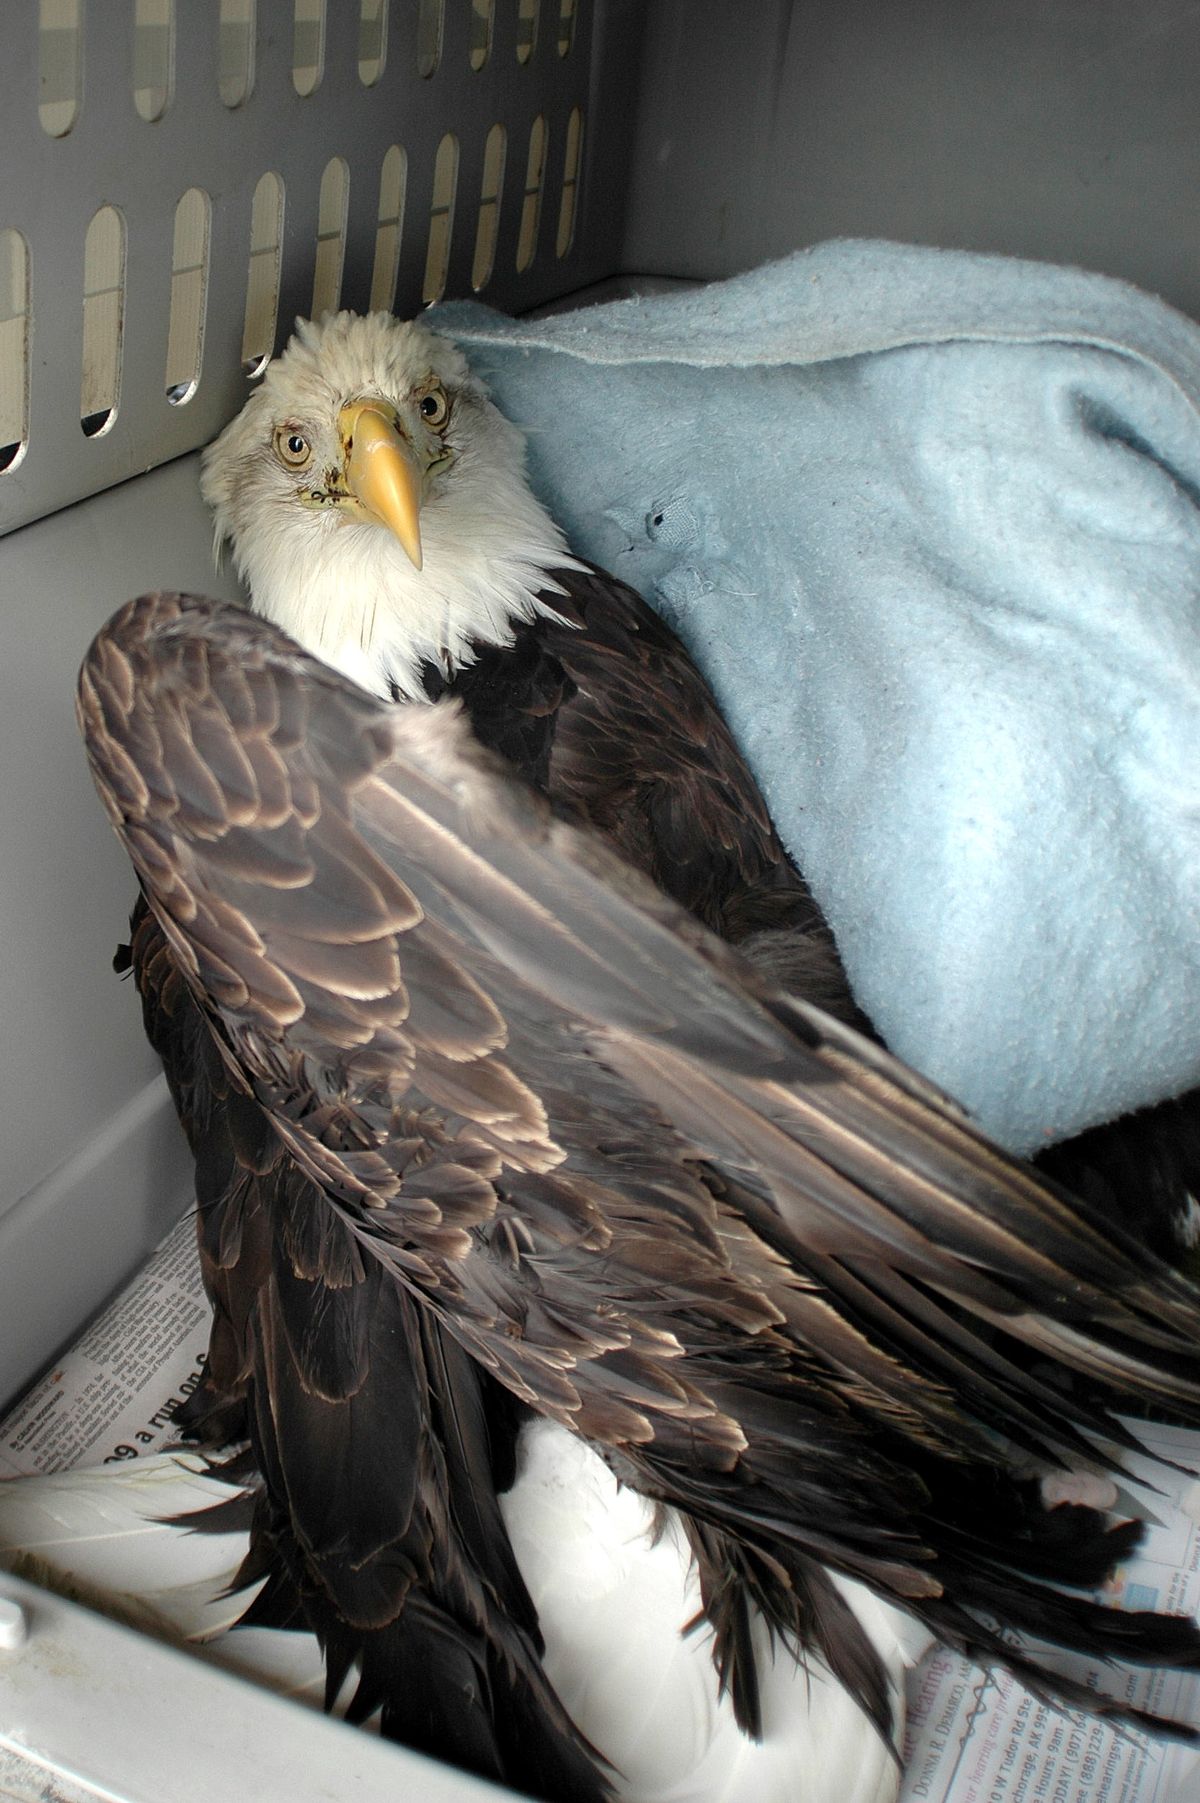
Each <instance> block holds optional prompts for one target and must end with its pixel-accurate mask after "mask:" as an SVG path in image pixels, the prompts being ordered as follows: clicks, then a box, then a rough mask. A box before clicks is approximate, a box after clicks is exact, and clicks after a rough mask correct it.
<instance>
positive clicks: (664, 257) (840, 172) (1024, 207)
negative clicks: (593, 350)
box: [622, 0, 1200, 316]
mask: <svg viewBox="0 0 1200 1803" xmlns="http://www.w3.org/2000/svg"><path fill="white" fill-rule="evenodd" d="M646 18H647V33H646V39H645V44H644V49H643V73H642V88H641V93H642V103H641V107H640V112H639V119H638V130H637V138H636V147H635V153H634V158H633V182H632V187H631V190H630V195H629V205H628V213H627V219H628V232H627V236H626V239H625V243H624V250H623V263H622V267H623V268H625V269H635V270H653V271H654V272H655V273H657V274H659V275H679V276H685V275H688V276H704V277H709V278H711V277H714V276H721V275H730V274H733V273H734V272H735V271H737V270H740V269H747V268H750V267H751V266H752V265H754V264H755V263H759V262H762V261H763V260H765V259H766V258H769V257H777V256H781V255H783V254H784V253H785V252H787V251H789V250H793V249H796V248H797V247H799V246H801V245H804V244H811V243H815V242H817V241H818V240H819V239H822V238H830V237H847V236H856V237H882V238H896V239H905V240H908V241H912V242H916V243H924V244H938V245H943V246H947V247H957V248H963V249H969V250H990V251H1003V252H1008V253H1010V254H1014V255H1018V256H1028V257H1037V258H1042V259H1045V260H1047V261H1051V262H1059V263H1074V264H1080V265H1083V266H1084V267H1086V268H1090V269H1096V270H1100V271H1103V272H1104V273H1107V274H1109V275H1116V276H1124V277H1126V278H1127V279H1129V280H1131V281H1134V282H1137V283H1139V284H1140V285H1141V286H1142V287H1144V288H1148V289H1150V290H1151V291H1152V292H1154V293H1158V294H1161V295H1163V296H1164V298H1165V299H1167V300H1169V301H1171V302H1173V303H1174V305H1176V306H1178V307H1181V308H1183V309H1184V311H1185V312H1188V313H1191V314H1192V315H1193V316H1200V209H1197V206H1196V194H1197V191H1198V189H1200V127H1198V123H1197V110H1196V93H1197V88H1198V87H1200V9H1198V8H1197V7H1195V6H1181V5H1180V4H1179V3H1178V0H1136V4H1132V5H1131V4H1122V3H1121V0H1103V3H1102V0H1071V3H1070V4H1061V5H1047V4H1046V0H906V3H904V4H897V0H853V4H847V0H758V3H757V4H756V5H754V6H753V7H748V6H744V5H743V6H731V5H729V4H728V0H655V3H654V5H652V6H650V7H649V8H647V14H646Z"/></svg>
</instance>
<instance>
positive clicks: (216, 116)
mask: <svg viewBox="0 0 1200 1803" xmlns="http://www.w3.org/2000/svg"><path fill="white" fill-rule="evenodd" d="M1198 76H1200V10H1197V9H1196V8H1195V7H1189V6H1181V5H1179V4H1178V0H1141V3H1140V4H1136V5H1122V4H1110V3H1105V4H1100V3H1093V0H1083V3H1078V0H1077V3H1076V4H1072V5H1063V6H1050V7H1048V6H1046V5H1044V4H1042V3H1040V0H965V3H964V0H911V3H904V0H644V3H639V0H6V4H5V5H4V7H3V16H2V18H0V119H2V120H3V141H4V154H3V162H2V165H0V532H2V533H4V534H6V535H7V536H6V537H5V538H4V539H3V543H0V607H2V609H3V624H2V627H0V742H2V744H3V753H2V756H0V771H2V772H3V781H2V783H0V848H2V854H0V921H2V923H3V930H4V957H3V960H2V961H0V1033H2V1041H0V1043H2V1046H3V1053H2V1056H3V1066H2V1076H3V1081H2V1082H0V1128H2V1136H3V1137H2V1143H3V1148H4V1160H3V1167H2V1176H0V1400H2V1399H4V1398H12V1397H14V1396H15V1395H17V1394H18V1393H19V1392H20V1391H21V1389H22V1388H23V1387H24V1386H25V1385H27V1384H28V1383H29V1382H30V1381H31V1380H32V1379H33V1378H34V1377H35V1376H37V1375H38V1374H39V1373H41V1372H45V1371H47V1370H50V1371H51V1372H53V1369H54V1367H53V1363H52V1361H54V1360H55V1359H56V1358H57V1357H58V1356H59V1354H60V1352H61V1350H62V1349H63V1348H64V1347H65V1346H67V1345H68V1344H69V1343H70V1342H71V1341H72V1340H73V1339H74V1338H75V1337H76V1336H77V1335H78V1333H79V1331H80V1329H81V1327H82V1326H83V1325H84V1324H86V1323H88V1322H89V1321H90V1320H91V1319H92V1318H93V1317H94V1316H95V1314H96V1312H97V1311H98V1310H99V1309H100V1308H101V1307H102V1305H103V1304H104V1303H105V1302H106V1300H107V1299H108V1298H109V1297H110V1296H111V1295H112V1294H113V1293H114V1291H115V1290H117V1289H118V1288H119V1287H120V1286H121V1285H122V1284H123V1283H124V1282H125V1281H126V1280H127V1279H128V1278H129V1276H130V1274H131V1273H132V1272H133V1271H134V1270H135V1269H136V1268H137V1266H138V1265H139V1263H140V1261H141V1260H142V1259H143V1258H144V1257H145V1256H146V1254H147V1252H148V1251H149V1249H150V1248H151V1247H153V1246H154V1245H155V1244H157V1243H158V1242H159V1241H160V1240H161V1239H162V1237H163V1235H164V1234H165V1233H166V1231H167V1230H168V1228H169V1227H170V1226H171V1225H172V1223H173V1222H175V1221H177V1220H178V1219H179V1217H180V1215H181V1214H182V1213H183V1211H184V1210H185V1209H186V1208H187V1205H188V1201H189V1171H188V1161H187V1158H186V1154H185V1151H184V1148H183V1145H182V1140H181V1137H180V1135H179V1132H178V1128H177V1126H176V1124H175V1121H174V1117H173V1114H172V1110H171V1107H170V1103H169V1099H168V1097H167V1093H166V1088H165V1084H164V1081H163V1078H162V1076H161V1073H160V1072H159V1071H158V1069H157V1067H156V1062H155V1060H154V1058H153V1056H152V1054H151V1053H150V1051H149V1049H148V1047H147V1045H146V1043H145V1040H144V1038H143V1034H142V1028H141V1022H140V1018H139V1011H138V1009H137V1007H136V1005H135V1001H134V998H133V996H132V994H131V993H130V992H129V991H128V989H123V988H122V987H121V985H119V984H118V982H117V980H116V978H115V977H114V975H113V972H112V956H113V951H114V948H115V946H116V944H117V942H118V940H119V939H120V937H121V935H122V933H123V930H124V927H125V923H126V920H127V916H128V910H129V905H130V901H131V897H132V892H133V882H132V877H131V872H130V869H129V866H128V863H127V861H126V859H125V857H124V854H123V853H122V852H121V851H120V849H119V848H118V846H117V844H116V842H115V840H114V838H113V836H112V834H111V832H110V830H109V827H108V824H107V822H106V820H105V819H104V817H103V814H102V812H101V810H100V808H99V807H98V805H97V802H96V797H95V794H94V792H93V789H92V786H91V782H90V779H89V777H88V774H87V771H86V768H85V765H84V761H83V757H82V755H81V750H80V744H79V739H78V735H77V731H76V727H75V722H74V716H73V690H74V679H75V673H76V670H77V668H78V665H79V661H80V658H81V656H82V653H83V651H84V649H85V647H86V645H87V643H88V641H89V640H90V638H91V636H92V634H93V633H94V632H95V631H96V629H97V628H98V627H99V626H100V624H101V623H102V622H103V621H104V620H105V619H106V618H107V616H108V615H109V614H110V613H111V612H112V610H113V609H114V608H115V607H116V606H117V605H119V604H120V603H121V602H122V601H124V600H126V599H127V598H129V597H130V596H132V595H134V594H137V593H139V592H141V591H143V590H147V589H151V588H155V587H168V588H179V589H191V590H196V591H200V592H205V591H207V592H210V593H221V594H233V593H236V587H235V584H234V579H233V577H232V575H231V573H230V572H229V571H228V570H225V571H223V572H220V573H217V572H215V571H214V568H213V563H212V554H211V528H210V525H209V522H208V519H207V517H206V514H205V511H204V509H203V507H202V505H201V502H200V499H199V495H198V490H197V473H198V457H197V451H198V448H199V447H200V446H202V445H204V444H205V443H206V442H207V441H208V440H209V439H210V438H212V437H213V435H214V434H215V433H216V432H217V430H218V429H219V428H220V427H221V426H222V425H223V424H224V423H225V422H226V421H227V420H228V419H229V418H231V417H232V415H233V414H234V413H235V412H236V410H237V409H238V407H239V406H240V405H241V402H242V400H243V398H244V396H245V394H246V392H247V385H248V383H249V382H250V381H252V380H253V378H254V376H255V375H256V374H257V373H258V372H259V371H260V370H261V368H262V366H263V364H264V363H265V361H266V360H267V358H268V357H269V356H270V355H271V354H272V352H273V351H274V350H276V349H277V348H279V347H280V346H281V344H282V343H283V341H284V339H285V338H286V336H287V334H288V332H289V331H290V328H291V324H292V321H293V319H294V318H295V317H296V316H297V315H308V314H319V313H320V312H322V311H324V310H325V309H327V308H330V307H333V306H336V305H337V304H339V303H340V304H342V305H346V306H351V307H355V308H359V309H366V308H367V307H369V306H370V307H391V308H394V309H395V310H396V311H397V312H398V313H401V314H412V313H416V312H418V311H420V309H421V308H422V307H423V306H424V305H426V304H427V303H429V302H431V301H434V300H437V299H439V298H441V297H443V296H459V295H461V296H470V295H477V296H478V297H479V298H480V299H481V300H483V301H485V302H487V303H488V304H490V305H492V306H494V307H496V308H499V309H503V310H505V311H508V312H514V313H522V312H526V311H529V310H532V309H535V308H538V307H543V306H545V305H547V304H548V303H551V302H555V301H559V300H561V299H562V298H563V297H565V296H574V295H578V294H582V293H584V291H594V290H595V289H596V288H597V286H598V285H602V284H607V285H608V286H607V287H606V288H602V290H601V291H602V292H623V291H626V289H627V285H628V283H629V281H630V280H631V279H634V278H637V279H646V278H660V277H672V278H691V279H695V278H712V277H719V276H723V275H727V274H731V273H734V272H736V271H739V270H742V269H746V268H749V267H750V266H752V265H754V264H755V263H757V262H760V261H762V260H764V259H766V258H769V257H771V256H777V255H780V254H782V253H784V252H787V251H789V250H792V249H794V248H796V247H798V246H802V245H805V244H810V243H813V242H815V241H817V240H819V239H822V238H826V237H830V236H840V235H856V236H880V237H888V238H895V239H906V240H910V241H915V242H921V243H929V244H941V245H945V246H960V247H967V248H973V249H985V250H999V251H1008V252H1016V253H1020V254H1024V255H1029V256H1035V257H1043V258H1047V259H1052V260H1054V261H1059V262H1073V263H1078V264H1081V265H1084V266H1086V267H1089V268H1093V269H1098V270H1102V271H1106V272H1108V273H1110V274H1114V275H1119V276H1124V277H1127V278H1129V279H1131V280H1133V281H1135V282H1138V283H1140V284H1142V285H1143V286H1145V287H1147V288H1149V289H1151V290H1152V291H1155V292H1157V293H1159V294H1161V295H1163V296H1164V297H1165V298H1166V299H1168V300H1170V301H1172V302H1173V303H1174V304H1175V305H1177V306H1179V307H1181V308H1182V309H1184V310H1185V311H1189V312H1191V313H1192V314H1193V315H1195V314H1197V313H1200V212H1198V210H1197V207H1196V194H1197V191H1198V188H1200V116H1198V114H1197V109H1196V91H1197V78H1198ZM0 1595H7V1596H9V1597H10V1598H11V1597H18V1596H19V1598H20V1599H21V1600H23V1601H25V1602H28V1604H29V1620H30V1621H32V1622H36V1624H37V1626H38V1633H37V1634H33V1635H31V1637H30V1639H29V1640H28V1642H27V1644H26V1645H25V1647H24V1649H23V1650H20V1651H18V1650H10V1651H8V1652H6V1651H5V1650H4V1646H3V1641H4V1637H5V1636H6V1635H7V1636H8V1638H9V1639H10V1640H11V1641H12V1642H13V1645H14V1649H15V1644H16V1642H17V1640H19V1638H20V1636H21V1632H22V1629H21V1626H20V1618H19V1617H18V1616H16V1615H14V1614H12V1613H10V1614H9V1615H8V1616H7V1617H4V1618H0V1715H5V1716H6V1717H11V1716H12V1714H13V1710H14V1709H15V1708H16V1707H17V1706H16V1705H15V1704H13V1703H12V1701H11V1696H10V1692H9V1691H7V1690H6V1689H5V1685H6V1684H7V1683H8V1682H9V1680H10V1679H13V1682H16V1680H15V1678H13V1673H14V1672H15V1671H16V1667H17V1665H18V1664H19V1663H21V1662H22V1661H23V1662H24V1665H25V1668H26V1670H27V1671H33V1670H34V1667H33V1666H32V1665H31V1663H30V1662H31V1661H33V1660H34V1659H35V1657H38V1656H40V1655H38V1652H37V1649H38V1646H39V1643H40V1644H41V1645H42V1646H43V1647H46V1646H49V1647H50V1648H51V1649H52V1654H51V1655H48V1656H47V1663H45V1664H44V1665H43V1666H39V1667H37V1668H36V1672H35V1678H36V1681H34V1680H33V1679H31V1680H30V1681H29V1682H28V1683H26V1684H25V1687H24V1689H21V1690H20V1691H19V1696H20V1710H26V1711H27V1716H25V1715H23V1716H22V1718H21V1736H22V1737H23V1744H25V1745H26V1746H28V1747H32V1748H36V1749H40V1753H41V1755H42V1756H44V1757H45V1758H46V1759H47V1760H50V1761H51V1763H54V1762H57V1764H58V1767H59V1769H60V1770H61V1772H63V1773H74V1774H76V1776H83V1777H85V1778H86V1777H89V1776H90V1777H91V1778H92V1779H93V1780H94V1781H95V1782H96V1783H97V1785H98V1786H99V1787H100V1789H101V1790H102V1793H103V1795H105V1796H127V1797H136V1798H153V1797H156V1796H157V1797H162V1798H165V1797H168V1796H179V1797H183V1796H187V1797H189V1798H196V1799H199V1798H207V1797H210V1796H211V1797H213V1798H216V1797H218V1796H220V1797H231V1796H247V1797H249V1796H254V1797H258V1798H261V1799H263V1800H264V1803H265V1800H266V1799H267V1798H275V1797H279V1798H281V1799H282V1798H284V1797H287V1798H288V1799H291V1800H292V1803H300V1800H301V1799H308V1798H314V1799H315V1798H317V1797H325V1796H333V1795H357V1796H380V1797H382V1796H385V1795H387V1796H393V1795H396V1796H399V1795H405V1794H411V1795H420V1796H422V1797H427V1798H436V1797H439V1796H445V1797H450V1796H452V1795H453V1796H467V1795H470V1794H473V1793H474V1791H475V1789H476V1788H477V1787H475V1786H474V1785H473V1784H472V1783H471V1782H470V1781H469V1780H467V1779H464V1778H462V1777H459V1776H456V1775H453V1774H446V1775H444V1776H443V1775H440V1774H439V1773H437V1772H436V1771H434V1770H433V1769H432V1768H427V1767H424V1766H422V1765H419V1764H417V1763H416V1762H412V1761H406V1756H404V1755H403V1754H401V1753H399V1752H397V1751H395V1750H394V1749H392V1748H390V1747H386V1746H381V1745H379V1744H378V1743H376V1742H373V1741H370V1740H368V1739H366V1738H365V1737H362V1736H359V1737H352V1736H351V1735H350V1734H349V1732H348V1731H347V1730H345V1729H343V1728H341V1727H340V1726H338V1725H336V1724H330V1723H328V1722H326V1721H325V1719H324V1718H323V1717H321V1716H320V1715H319V1714H316V1713H312V1712H308V1713H302V1712H299V1711H294V1710H289V1707H288V1706H287V1705H286V1704H284V1703H282V1702H279V1701H276V1700H274V1699H271V1698H269V1697H267V1696H265V1695H263V1694H262V1693H260V1692H257V1691H251V1690H250V1689H249V1688H248V1687H246V1686H243V1685H240V1684H238V1683H237V1682H236V1681H235V1680H234V1679H232V1678H229V1677H227V1676H225V1675H223V1674H221V1673H218V1672H214V1671H212V1670H209V1669H207V1668H201V1669H200V1670H199V1671H198V1672H194V1671H193V1669H192V1667H191V1666H189V1665H186V1664H185V1662H184V1661H183V1659H182V1656H177V1655H175V1654H172V1653H169V1652H167V1651H166V1650H165V1649H163V1648H162V1647H159V1646H155V1645H153V1644H151V1643H145V1644H144V1646H143V1644H142V1643H140V1642H138V1641H134V1640H131V1639H130V1637H129V1636H127V1635H124V1634H123V1633H122V1631H121V1630H118V1629H116V1628H113V1627H112V1626H111V1625H110V1624H108V1623H105V1622H101V1621H99V1620H98V1618H94V1617H92V1616H90V1615H87V1614H82V1613H80V1612H78V1611H75V1610H73V1609H72V1607H71V1605H69V1604H67V1603H63V1602H60V1601H58V1600H51V1599H49V1598H45V1597H41V1596H36V1595H34V1594H33V1593H31V1592H29V1591H27V1590H26V1589H24V1588H23V1587H21V1586H20V1585H18V1584H17V1583H16V1581H15V1580H14V1581H13V1582H12V1583H11V1584H9V1582H8V1581H7V1580H6V1581H5V1583H4V1585H3V1586H0ZM6 1624H7V1625H6ZM131 1647H133V1648H139V1649H140V1650H138V1651H136V1652H131V1651H130V1648H131ZM6 1660H7V1661H8V1664H7V1665H6V1664H5V1661H6ZM181 1671H184V1672H185V1673H186V1674H187V1677H186V1683H187V1686H188V1700H187V1704H186V1711H187V1734H186V1737H185V1736H184V1735H183V1733H182V1732H181V1729H180V1717H179V1710H180V1709H182V1705H178V1704H176V1703H175V1702H173V1701H172V1700H171V1699H172V1698H175V1697H177V1696H178V1695H179V1694H180V1686H181V1684H182V1683H183V1679H181V1677H180V1672H181ZM2 1726H3V1727H4V1728H5V1729H7V1726H8V1722H7V1720H6V1722H5V1723H4V1724H3V1725H2ZM264 1745H266V1746H269V1747H271V1748H272V1755H271V1758H270V1760H269V1761H266V1762H264V1763H263V1764H262V1765H261V1767H260V1766H257V1765H254V1764H253V1760H254V1759H255V1758H258V1759H260V1760H261V1759H262V1753H261V1748H262V1747H263V1746H264ZM255 1747H257V1748H259V1749H260V1751H259V1753H258V1754H257V1755H256V1754H255V1753H254V1752H253V1748H255ZM348 1749H349V1750H348ZM181 1762H182V1763H181ZM185 1766H186V1772H187V1775H186V1779H185V1778H183V1777H181V1776H179V1773H180V1772H182V1771H183V1770H184V1767H185ZM405 1766H407V1768H408V1775H407V1777H406V1775H405V1769H404V1768H405ZM414 1773H415V1774H417V1775H416V1776H413V1774H414ZM8 1782H9V1783H10V1785H11V1786H13V1787H14V1791H13V1794H19V1795H23V1794H26V1793H25V1792H22V1791H17V1790H16V1789H15V1786H16V1783H17V1780H16V1779H15V1778H9V1779H8ZM46 1782H47V1783H49V1780H48V1779H47V1780H46ZM4 1783H5V1778H4V1776H3V1768H2V1767H0V1794H7V1793H4ZM406 1784H407V1785H408V1786H409V1789H407V1790H406V1789H405V1786H406ZM28 1794H29V1795H30V1796H33V1795H36V1794H40V1793H38V1792H37V1791H36V1790H35V1789H34V1788H30V1789H29V1790H28Z"/></svg>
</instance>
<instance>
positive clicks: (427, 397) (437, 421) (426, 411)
mask: <svg viewBox="0 0 1200 1803" xmlns="http://www.w3.org/2000/svg"><path fill="white" fill-rule="evenodd" d="M417 407H418V409H419V411H420V414H421V418H422V419H423V420H424V421H425V424H426V425H427V426H433V427H434V428H435V429H436V428H437V427H438V426H444V425H445V423H446V418H447V415H448V414H449V412H450V403H449V401H448V400H447V399H446V390H445V389H444V388H443V387H442V385H441V383H440V382H439V383H438V384H437V386H436V387H434V388H431V389H430V390H429V392H428V393H427V394H423V395H422V396H421V398H420V400H419V401H418V402H417Z"/></svg>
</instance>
